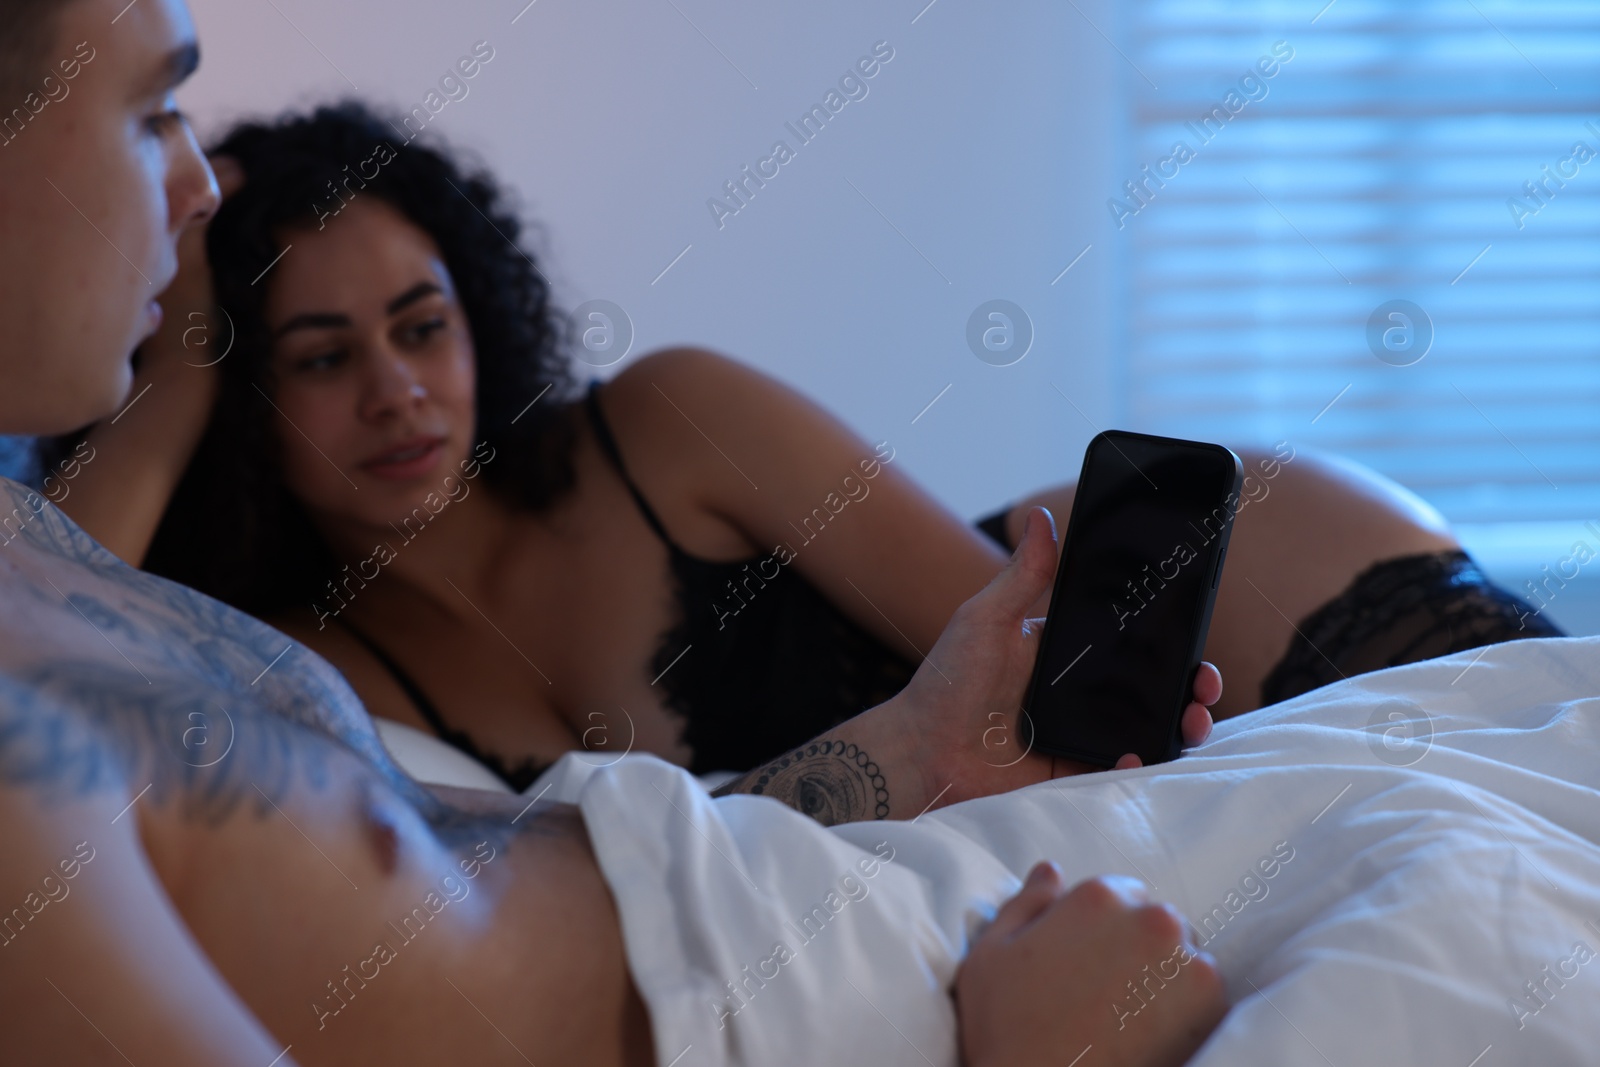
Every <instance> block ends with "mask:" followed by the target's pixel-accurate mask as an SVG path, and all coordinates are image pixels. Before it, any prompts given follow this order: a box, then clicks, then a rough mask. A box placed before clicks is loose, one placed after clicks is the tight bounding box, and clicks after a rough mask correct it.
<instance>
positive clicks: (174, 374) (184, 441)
mask: <svg viewBox="0 0 1600 1067" xmlns="http://www.w3.org/2000/svg"><path fill="white" fill-rule="evenodd" d="M211 163H212V166H213V168H214V169H215V172H216V175H217V181H218V184H219V186H220V187H221V190H222V193H223V195H224V196H227V195H229V194H231V193H232V192H233V191H234V190H235V189H237V188H238V187H239V186H240V184H242V183H243V180H244V178H243V174H242V172H241V171H240V170H239V168H238V166H237V165H236V164H233V162H232V161H231V160H227V159H222V158H218V159H213V160H212V161H211ZM209 222H210V219H209V217H208V218H205V219H201V220H200V221H198V222H196V223H193V224H191V225H190V226H189V228H188V229H187V230H185V231H184V233H183V235H182V236H181V237H180V238H179V239H178V273H177V275H176V276H175V277H174V278H173V281H172V284H171V285H169V286H167V288H166V289H165V290H164V291H163V292H162V294H161V297H160V303H161V326H160V328H159V329H158V330H157V331H156V333H155V335H154V336H152V337H151V338H150V339H149V340H147V341H146V342H145V343H144V344H143V345H141V346H140V347H139V368H138V371H137V373H136V374H135V375H134V379H133V389H132V391H131V392H130V393H129V394H128V403H127V404H126V405H125V406H124V407H123V409H122V411H121V412H120V413H118V414H117V415H115V416H113V417H112V418H110V419H108V420H106V421H104V422H100V423H97V424H96V425H95V426H94V427H93V428H91V429H90V430H89V433H88V435H87V437H86V438H85V440H84V442H83V444H82V445H80V446H79V448H78V450H77V452H76V453H75V454H74V456H73V460H72V462H74V463H75V464H76V467H75V468H74V469H71V470H70V471H56V472H51V471H46V472H45V473H46V474H47V475H50V476H51V477H53V479H54V480H53V482H49V483H47V484H46V485H45V487H44V490H45V495H46V496H48V497H49V498H50V499H51V500H53V501H54V502H55V503H56V505H57V506H59V507H60V508H61V509H62V510H63V511H65V512H66V513H67V514H68V515H70V516H71V517H72V518H73V520H74V521H76V522H77V524H78V525H79V526H82V527H83V528H84V530H85V531H87V532H88V534H89V535H90V536H91V537H93V538H94V539H95V540H97V541H99V542H100V543H101V544H102V545H104V546H105V547H106V548H108V549H110V550H111V551H112V552H113V553H114V554H115V555H117V556H118V557H120V558H121V559H122V560H123V561H124V562H127V563H130V564H132V565H133V566H135V567H138V566H140V565H142V564H143V562H144V557H145V553H146V552H148V551H149V550H150V542H151V541H152V540H154V539H155V535H156V529H157V527H159V526H160V525H161V516H162V515H163V514H165V513H166V510H167V504H168V503H170V502H171V500H172V494H173V493H174V492H175V491H176V490H177V488H178V482H179V481H180V480H182V478H183V472H184V471H185V470H186V469H187V468H188V466H189V460H190V459H191V458H193V456H194V450H195V447H196V446H197V445H199V443H200V437H201V435H202V434H204V433H205V428H206V423H207V421H209V419H210V417H211V408H212V405H213V403H215V401H216V395H217V376H218V373H219V372H218V371H217V369H216V364H217V363H218V362H220V361H221V360H222V358H223V357H224V356H225V355H226V353H227V346H228V345H230V344H232V341H233V337H232V333H233V331H232V328H231V325H230V324H229V322H228V321H227V319H226V316H224V315H221V314H219V313H218V309H217V308H216V307H215V304H214V299H213V296H212V287H211V271H210V267H209V266H208V265H207V263H206V251H205V235H206V226H207V224H208V223H209ZM63 466H65V464H63Z"/></svg>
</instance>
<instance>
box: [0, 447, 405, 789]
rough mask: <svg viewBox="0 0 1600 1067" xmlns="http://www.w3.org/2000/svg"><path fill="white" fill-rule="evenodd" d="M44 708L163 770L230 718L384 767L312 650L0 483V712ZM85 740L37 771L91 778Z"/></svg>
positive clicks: (29, 716)
mask: <svg viewBox="0 0 1600 1067" xmlns="http://www.w3.org/2000/svg"><path fill="white" fill-rule="evenodd" d="M47 713H54V714H63V713H68V714H70V716H71V720H72V721H73V722H74V723H76V724H78V726H79V727H81V728H82V729H84V730H87V731H88V732H89V733H90V734H92V735H93V736H96V737H99V738H102V739H114V741H113V742H108V743H114V745H115V746H116V747H117V748H118V750H119V751H120V752H122V753H123V754H124V755H125V756H127V757H129V758H136V759H143V758H145V757H149V758H152V759H153V758H154V756H155V751H156V749H159V750H160V751H161V753H162V755H163V757H174V758H163V759H162V760H160V761H159V762H160V763H161V764H163V765H170V766H171V767H172V769H173V773H179V772H181V768H182V767H184V766H196V765H200V764H206V763H207V762H208V761H210V760H213V759H218V758H220V757H221V754H222V752H223V751H224V750H225V749H227V748H228V747H229V746H230V743H231V739H232V738H233V736H234V735H235V734H236V733H237V732H238V731H239V730H241V729H245V728H246V727H245V726H244V725H241V724H249V728H251V729H256V730H259V731H269V732H271V731H278V730H280V729H282V728H283V727H285V726H292V727H295V728H298V729H300V730H307V731H311V732H314V733H318V734H322V735H325V736H328V737H330V738H333V739H336V740H337V741H339V742H341V743H343V744H345V745H347V746H348V747H350V748H353V749H354V750H356V751H357V752H358V753H360V754H361V755H363V756H366V757H368V758H369V759H370V760H371V761H372V762H374V763H375V764H378V765H386V764H387V763H388V760H387V756H386V755H385V753H384V752H383V749H382V746H381V744H380V743H379V742H378V740H377V736H376V734H375V733H374V732H373V730H372V727H371V723H370V721H369V720H368V718H367V716H366V714H365V712H364V711H363V710H362V708H361V705H360V702H359V701H358V700H357V698H356V696H355V694H354V693H353V692H352V691H351V690H350V687H349V686H348V685H347V684H346V683H345V681H344V679H343V678H342V676H340V675H339V673H338V672H337V671H335V670H334V669H333V668H332V667H331V666H329V665H328V664H327V663H326V662H325V661H324V660H322V659H321V658H320V657H318V656H316V655H314V654H313V653H311V652H310V651H309V650H307V649H306V648H304V647H303V646H301V645H299V644H298V643H296V642H293V641H291V640H290V639H289V638H287V637H285V636H284V635H283V634H281V633H279V632H278V631H276V630H274V629H272V628H271V627H270V626H267V625H266V624H264V623H262V622H260V621H258V620H256V619H253V618H251V617H250V616H248V615H245V614H243V613H242V612H239V611H236V610H234V609H233V608H230V607H228V606H227V605H225V604H222V603H220V602H218V601H216V600H213V599H211V598H210V597H207V596H205V595H203V594H201V593H198V592H195V591H194V590H192V589H188V588H186V587H184V586H181V585H178V584H176V583H173V582H169V581H166V580H164V579H161V578H157V577H155V576H153V575H149V574H146V573H144V572H142V571H139V570H136V569H134V568H132V567H129V566H127V565H126V564H124V563H123V562H122V561H121V560H119V559H117V558H116V557H115V556H114V555H112V554H111V553H110V552H107V551H106V550H105V549H104V548H101V547H100V546H99V545H98V544H96V543H95V541H94V540H93V539H92V538H90V537H89V536H88V535H87V534H85V533H84V532H83V531H82V530H80V529H79V528H78V527H77V525H76V524H74V523H73V522H72V521H71V520H70V519H69V518H67V517H66V516H65V515H64V514H63V513H62V512H61V511H60V509H58V508H57V507H55V506H54V505H53V504H51V503H50V502H48V501H47V500H45V499H44V498H43V497H41V496H40V495H39V494H37V493H34V492H32V491H31V490H29V489H27V488H26V487H24V486H21V485H18V484H17V483H15V482H11V481H9V480H6V479H3V478H0V718H4V719H7V720H10V723H11V726H12V728H13V729H19V728H21V727H22V726H24V725H26V726H28V728H29V729H31V730H39V729H43V726H42V725H39V724H42V723H43V722H45V721H46V720H47V718H48V715H47ZM8 747H9V748H10V750H11V751H10V752H9V753H8V759H7V763H6V764H5V765H0V774H4V775H5V776H6V777H7V778H12V777H13V774H12V773H11V771H14V770H15V768H14V767H10V765H11V764H14V763H15V759H16V757H17V753H18V749H17V748H16V746H15V745H10V746H8ZM269 747H270V746H269ZM275 747H276V749H277V750H280V751H281V750H282V748H283V745H282V743H281V741H280V744H279V745H277V746H275ZM96 749H97V746H95V745H80V746H78V747H77V748H76V749H74V748H71V747H63V748H61V749H59V750H57V751H52V752H50V753H49V754H48V763H49V767H48V768H47V767H46V766H45V765H43V764H40V765H39V766H36V767H34V771H35V772H36V773H41V774H42V773H44V772H45V771H46V770H48V771H49V774H50V775H51V776H54V777H61V776H76V777H77V779H78V780H79V781H80V782H82V783H83V784H85V785H88V784H89V782H90V780H91V779H93V778H94V776H95V774H96V771H95V768H94V764H95V756H94V755H93V753H94V752H95V751H96ZM252 749H253V750H262V751H265V750H266V749H260V748H258V746H252ZM40 758H44V757H43V756H42V755H41V757H40ZM8 767H9V768H10V770H7V768H8ZM259 769H260V770H262V771H268V770H270V769H269V768H259Z"/></svg>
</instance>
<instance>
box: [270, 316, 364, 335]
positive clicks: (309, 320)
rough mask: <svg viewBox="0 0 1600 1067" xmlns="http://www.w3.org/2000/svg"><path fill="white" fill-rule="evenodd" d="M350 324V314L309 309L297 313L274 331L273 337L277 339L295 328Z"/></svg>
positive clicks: (317, 328)
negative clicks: (302, 312)
mask: <svg viewBox="0 0 1600 1067" xmlns="http://www.w3.org/2000/svg"><path fill="white" fill-rule="evenodd" d="M349 325H350V316H349V315H344V314H341V313H339V312H336V311H308V312H306V313H305V314H303V315H296V316H294V317H293V318H291V319H289V320H288V321H287V322H285V323H284V324H283V325H282V326H279V327H278V328H277V329H276V330H273V331H272V339H273V340H274V341H276V340H277V339H278V338H280V337H282V336H283V335H284V334H286V333H293V332H294V331H295V330H331V329H338V328H339V327H341V326H349Z"/></svg>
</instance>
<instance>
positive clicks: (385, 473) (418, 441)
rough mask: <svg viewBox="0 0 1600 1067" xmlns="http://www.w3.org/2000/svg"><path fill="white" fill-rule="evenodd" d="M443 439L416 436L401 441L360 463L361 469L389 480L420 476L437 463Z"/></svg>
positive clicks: (443, 443) (442, 447)
mask: <svg viewBox="0 0 1600 1067" xmlns="http://www.w3.org/2000/svg"><path fill="white" fill-rule="evenodd" d="M445 440H446V439H445V438H443V437H418V438H413V439H412V440H410V441H402V442H401V443H400V444H398V445H396V446H395V447H393V448H391V449H389V450H388V451H387V452H384V453H383V454H381V455H378V456H374V457H373V458H372V459H369V460H367V461H366V462H365V463H363V464H361V469H362V470H364V471H366V472H367V473H368V474H370V475H372V476H373V477H375V478H383V479H386V480H389V481H406V480H408V479H412V478H420V477H421V476H423V475H424V474H427V473H428V472H429V471H430V470H432V469H433V468H434V466H435V465H437V464H438V462H439V457H440V455H441V454H442V453H443V452H444V445H445Z"/></svg>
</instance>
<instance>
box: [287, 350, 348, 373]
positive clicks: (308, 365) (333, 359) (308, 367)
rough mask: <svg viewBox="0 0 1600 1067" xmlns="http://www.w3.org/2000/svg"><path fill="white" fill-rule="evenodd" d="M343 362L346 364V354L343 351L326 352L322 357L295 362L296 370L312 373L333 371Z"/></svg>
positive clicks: (311, 357)
mask: <svg viewBox="0 0 1600 1067" xmlns="http://www.w3.org/2000/svg"><path fill="white" fill-rule="evenodd" d="M342 362H344V352H343V351H342V350H341V351H338V352H325V353H323V354H322V355H320V356H309V357H307V358H305V359H301V360H297V361H296V362H295V365H294V369H295V370H298V371H312V372H314V371H323V370H332V369H333V368H334V367H337V366H338V365H339V364H340V363H342Z"/></svg>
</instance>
